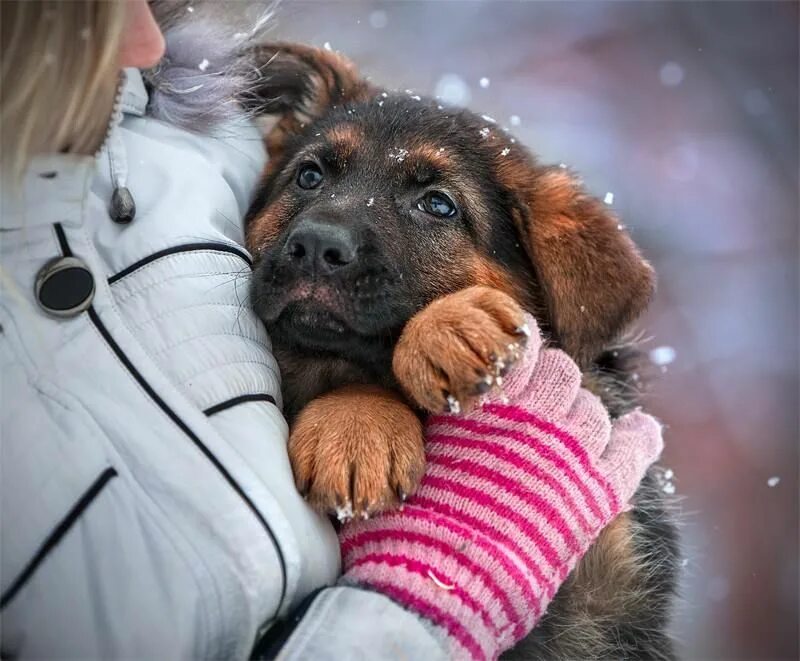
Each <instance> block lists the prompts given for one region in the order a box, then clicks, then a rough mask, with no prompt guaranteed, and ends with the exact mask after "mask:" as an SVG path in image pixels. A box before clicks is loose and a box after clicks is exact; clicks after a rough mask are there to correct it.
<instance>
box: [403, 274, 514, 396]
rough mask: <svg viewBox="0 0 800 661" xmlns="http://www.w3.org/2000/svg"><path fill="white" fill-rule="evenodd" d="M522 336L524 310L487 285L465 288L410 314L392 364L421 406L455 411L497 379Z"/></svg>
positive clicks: (406, 388) (498, 379)
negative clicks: (410, 316) (414, 313)
mask: <svg viewBox="0 0 800 661" xmlns="http://www.w3.org/2000/svg"><path fill="white" fill-rule="evenodd" d="M526 338H527V331H526V329H525V328H524V317H523V312H522V309H521V308H520V306H519V305H518V304H517V303H516V301H514V299H513V298H511V297H510V296H508V295H507V294H504V293H503V292H501V291H499V290H497V289H492V288H491V287H483V286H475V287H468V288H467V289H463V290H461V291H458V292H456V293H454V294H450V295H448V296H444V297H443V298H440V299H438V300H436V301H434V302H433V303H431V304H430V305H429V306H428V307H426V308H424V309H423V310H422V311H420V312H418V313H417V314H416V315H415V316H414V317H412V318H411V320H410V321H409V322H408V324H407V325H406V327H405V329H404V330H403V333H402V335H401V336H400V340H399V341H398V343H397V346H396V347H395V350H394V355H393V359H392V369H393V371H394V375H395V377H396V378H397V381H398V382H399V383H400V385H401V386H402V388H403V389H404V390H405V392H406V393H408V395H409V396H410V397H411V399H412V400H414V401H415V402H416V403H417V404H419V406H421V407H422V408H424V409H426V410H428V411H432V412H439V411H453V412H458V410H459V409H468V408H470V406H471V405H472V404H473V403H474V402H475V400H476V399H477V398H478V397H479V396H480V395H481V394H483V393H485V392H487V391H488V390H489V389H490V388H491V387H492V386H493V385H494V384H495V383H500V382H501V379H502V376H503V375H504V374H505V372H506V371H507V369H508V368H509V367H510V365H511V363H513V361H514V360H515V359H516V357H517V356H518V355H519V353H520V351H521V348H522V346H521V345H522V344H523V343H524V341H525V339H526Z"/></svg>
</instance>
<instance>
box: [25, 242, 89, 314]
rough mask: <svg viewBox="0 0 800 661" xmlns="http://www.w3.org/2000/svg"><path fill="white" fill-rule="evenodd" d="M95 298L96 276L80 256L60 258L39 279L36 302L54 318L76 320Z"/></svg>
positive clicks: (50, 263)
mask: <svg viewBox="0 0 800 661" xmlns="http://www.w3.org/2000/svg"><path fill="white" fill-rule="evenodd" d="M93 298H94V276H92V272H91V271H90V270H89V267H88V266H86V263H85V262H84V261H83V260H82V259H79V258H77V257H57V258H56V259H53V260H51V261H49V262H48V263H47V264H45V265H44V266H43V267H42V268H41V270H40V271H39V274H38V275H37V276H36V300H38V301H39V306H40V307H41V308H42V309H43V310H44V311H45V312H47V313H48V314H50V315H52V316H54V317H74V316H76V315H78V314H80V313H81V312H83V311H84V310H86V309H87V308H88V307H89V306H90V305H91V304H92V299H93Z"/></svg>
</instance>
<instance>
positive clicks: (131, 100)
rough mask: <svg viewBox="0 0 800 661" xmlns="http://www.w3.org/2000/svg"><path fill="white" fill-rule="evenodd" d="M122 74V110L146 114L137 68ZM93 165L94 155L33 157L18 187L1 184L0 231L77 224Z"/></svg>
mask: <svg viewBox="0 0 800 661" xmlns="http://www.w3.org/2000/svg"><path fill="white" fill-rule="evenodd" d="M125 74H126V79H125V84H124V86H123V89H122V96H121V109H122V111H123V112H124V113H125V114H130V115H136V116H139V117H141V116H143V115H144V114H145V110H146V108H147V101H148V97H147V91H146V90H145V87H144V82H143V81H142V74H141V73H140V72H139V70H138V69H126V70H125ZM112 121H113V120H112ZM117 130H118V128H117V127H112V131H111V132H112V134H113V133H114V132H116V131H117ZM95 166H96V157H95V156H84V155H80V154H44V155H41V156H35V157H34V158H33V159H32V160H31V163H30V164H29V166H28V168H27V170H26V171H25V174H24V175H23V177H22V180H21V183H20V184H16V185H15V184H13V183H11V182H8V181H5V180H4V181H2V182H0V229H3V230H11V229H20V228H22V227H31V226H34V225H49V224H52V223H55V222H60V223H62V224H64V225H80V224H81V222H82V217H83V205H84V203H85V200H86V198H87V196H88V193H89V187H90V185H91V180H92V175H93V173H94V170H95ZM18 193H21V194H18Z"/></svg>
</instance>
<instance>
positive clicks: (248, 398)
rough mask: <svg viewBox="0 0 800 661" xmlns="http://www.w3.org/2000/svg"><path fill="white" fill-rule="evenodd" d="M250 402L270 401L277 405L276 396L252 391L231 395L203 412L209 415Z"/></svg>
mask: <svg viewBox="0 0 800 661" xmlns="http://www.w3.org/2000/svg"><path fill="white" fill-rule="evenodd" d="M249 402H268V403H269V404H272V405H273V406H277V404H276V403H275V398H274V397H273V396H272V395H269V394H267V393H251V394H247V395H239V396H237V397H231V398H230V399H226V400H224V401H221V402H220V403H219V404H214V405H213V406H209V407H208V408H207V409H204V410H203V413H205V414H206V415H207V416H212V415H214V414H215V413H220V412H222V411H227V410H228V409H230V408H233V407H234V406H238V405H239V404H247V403H249Z"/></svg>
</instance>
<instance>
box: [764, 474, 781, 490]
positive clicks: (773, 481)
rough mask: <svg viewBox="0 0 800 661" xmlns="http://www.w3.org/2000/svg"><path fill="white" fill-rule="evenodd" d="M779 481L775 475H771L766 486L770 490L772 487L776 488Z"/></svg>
mask: <svg viewBox="0 0 800 661" xmlns="http://www.w3.org/2000/svg"><path fill="white" fill-rule="evenodd" d="M780 481H781V478H779V477H778V476H777V475H773V476H772V477H771V478H769V479H768V480H767V486H768V487H769V488H770V489H772V488H773V487H777V486H778V483H779V482H780Z"/></svg>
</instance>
